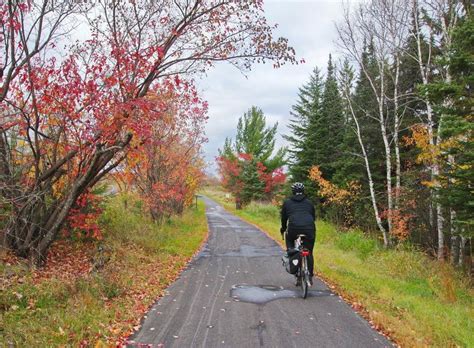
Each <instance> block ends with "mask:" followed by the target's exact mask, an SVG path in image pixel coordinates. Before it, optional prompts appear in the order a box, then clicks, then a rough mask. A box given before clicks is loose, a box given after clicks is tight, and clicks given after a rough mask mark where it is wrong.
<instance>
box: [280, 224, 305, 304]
mask: <svg viewBox="0 0 474 348" xmlns="http://www.w3.org/2000/svg"><path fill="white" fill-rule="evenodd" d="M286 234H287V232H285V236H284V239H285V240H286ZM304 238H306V235H305V234H298V235H297V236H296V240H295V248H294V249H293V251H294V252H293V253H291V252H290V251H288V257H294V255H295V254H296V253H298V254H299V257H298V258H297V259H294V260H291V261H290V260H288V262H293V261H295V260H298V261H297V262H296V264H295V263H293V265H295V266H296V273H294V274H295V276H296V285H297V286H301V290H302V295H303V296H302V297H303V298H306V297H307V296H308V288H309V287H310V286H311V280H310V279H311V277H310V274H309V269H308V257H309V255H310V253H311V251H310V250H308V249H307V248H305V247H304V246H303V239H304ZM290 253H291V255H290ZM287 270H288V269H287Z"/></svg>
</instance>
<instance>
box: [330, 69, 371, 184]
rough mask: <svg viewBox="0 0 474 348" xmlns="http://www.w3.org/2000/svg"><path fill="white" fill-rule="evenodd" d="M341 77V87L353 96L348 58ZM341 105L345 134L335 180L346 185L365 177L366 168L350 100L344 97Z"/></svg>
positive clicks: (351, 72) (352, 71)
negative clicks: (360, 150)
mask: <svg viewBox="0 0 474 348" xmlns="http://www.w3.org/2000/svg"><path fill="white" fill-rule="evenodd" d="M339 78H340V81H341V85H342V86H340V87H339V89H340V90H342V88H347V89H348V90H347V91H346V93H347V95H348V97H349V98H353V91H352V86H353V85H354V70H353V68H352V67H351V66H350V64H349V62H348V61H347V60H345V61H344V63H343V65H342V67H341V70H340V71H339ZM343 86H347V87H343ZM341 105H342V109H341V110H342V115H343V120H344V127H343V128H342V132H343V135H342V140H341V145H340V146H339V156H338V158H337V160H336V161H334V164H333V166H334V167H335V171H334V175H333V182H334V183H337V184H339V185H345V184H347V183H348V182H351V181H357V182H361V181H362V179H363V177H364V175H363V173H364V172H365V169H364V163H363V160H362V159H361V158H360V156H359V155H358V154H359V143H358V140H357V136H356V131H355V124H354V120H353V118H352V116H351V114H350V107H349V105H348V101H347V100H346V99H345V98H342V101H341Z"/></svg>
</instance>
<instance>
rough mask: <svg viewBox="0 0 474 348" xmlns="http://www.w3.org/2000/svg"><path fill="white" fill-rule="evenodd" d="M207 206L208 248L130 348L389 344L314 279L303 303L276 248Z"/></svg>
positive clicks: (147, 319) (159, 305) (151, 313)
mask: <svg viewBox="0 0 474 348" xmlns="http://www.w3.org/2000/svg"><path fill="white" fill-rule="evenodd" d="M205 201H206V206H207V209H206V214H207V219H208V224H209V239H208V242H207V244H206V245H205V246H204V247H203V249H202V250H201V252H200V253H199V254H198V255H197V256H196V257H195V258H194V260H193V261H192V262H191V263H190V264H189V265H188V267H187V268H186V270H184V271H183V273H182V274H181V276H180V278H179V279H178V280H177V281H176V282H174V283H173V284H172V285H171V286H170V287H169V288H168V289H167V291H166V293H165V296H164V297H162V298H161V299H160V300H159V301H158V302H157V303H155V304H154V305H153V306H152V307H151V309H150V311H149V312H148V313H147V315H146V316H145V318H144V320H143V322H142V327H141V329H140V330H139V331H138V332H136V333H135V334H134V335H132V336H131V337H130V338H129V346H130V347H138V346H142V347H145V346H147V347H364V348H365V347H389V346H392V344H391V343H390V342H389V341H387V340H386V339H385V338H384V337H383V336H382V335H380V334H379V333H378V332H376V331H374V330H373V329H372V328H371V327H370V325H369V324H368V323H367V321H365V320H364V319H363V318H362V317H360V316H359V315H358V314H357V313H355V312H354V311H353V310H352V308H351V307H350V306H348V305H347V304H346V303H345V302H344V301H343V300H342V299H341V298H340V297H339V296H337V295H335V294H333V293H332V292H331V291H330V290H329V289H328V287H327V286H326V285H325V284H324V283H323V282H321V281H320V280H319V279H315V281H314V285H313V287H312V288H311V290H310V293H309V295H308V298H307V299H305V300H304V299H302V298H301V297H300V289H299V288H296V287H295V286H294V284H293V277H292V276H291V275H289V274H288V273H286V272H285V271H284V269H283V267H282V265H281V261H280V259H281V256H282V253H283V251H282V249H281V248H280V247H279V246H278V244H277V243H276V242H275V241H273V240H272V239H270V238H269V237H267V236H266V235H265V234H264V233H262V232H261V231H260V230H259V229H257V228H256V227H254V226H253V225H250V224H248V223H246V222H244V221H242V220H241V219H239V218H238V217H236V216H234V215H232V214H230V213H229V212H227V211H225V210H224V209H223V208H222V207H221V206H219V205H218V204H216V203H215V202H213V201H211V200H209V199H207V198H205ZM317 248H318V245H317V244H316V248H315V252H317ZM315 267H316V268H317V265H315Z"/></svg>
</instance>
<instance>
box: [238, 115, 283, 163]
mask: <svg viewBox="0 0 474 348" xmlns="http://www.w3.org/2000/svg"><path fill="white" fill-rule="evenodd" d="M277 127H278V122H277V123H275V124H274V125H273V127H268V128H267V127H266V120H265V115H264V114H263V111H262V110H261V109H259V108H258V107H256V106H252V107H251V108H250V109H249V110H248V111H247V112H246V113H245V114H244V116H243V118H242V117H241V118H239V121H238V124H237V135H236V137H235V149H236V151H237V153H244V154H249V155H252V156H253V157H254V158H255V159H256V160H257V161H258V162H261V163H263V164H264V165H265V167H267V168H268V169H269V170H274V169H276V168H279V167H281V166H283V165H284V164H285V155H286V150H285V149H284V148H283V149H279V150H278V151H277V153H276V154H274V156H273V157H272V155H273V152H274V149H275V136H276V131H277Z"/></svg>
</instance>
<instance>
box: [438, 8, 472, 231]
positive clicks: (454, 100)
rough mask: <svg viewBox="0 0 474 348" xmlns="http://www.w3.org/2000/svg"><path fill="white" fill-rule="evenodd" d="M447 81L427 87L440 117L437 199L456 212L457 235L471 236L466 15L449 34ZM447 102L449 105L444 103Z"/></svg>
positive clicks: (469, 17)
mask: <svg viewBox="0 0 474 348" xmlns="http://www.w3.org/2000/svg"><path fill="white" fill-rule="evenodd" d="M449 53H450V54H449V57H448V58H447V59H448V61H449V72H450V74H451V77H452V80H451V81H449V82H448V81H443V82H438V83H434V84H432V85H431V86H430V87H429V93H430V96H431V98H433V100H434V101H435V102H436V101H437V102H438V105H439V111H440V112H441V113H443V115H444V118H443V124H442V128H441V136H442V139H443V142H442V143H441V144H440V145H441V151H442V152H441V159H442V160H443V163H444V166H445V170H444V173H442V174H441V175H440V176H439V177H438V180H440V181H441V183H442V185H441V187H440V188H439V194H440V199H441V200H443V202H444V204H445V205H446V206H447V207H449V208H451V209H453V210H454V211H455V212H456V215H455V221H452V223H453V224H454V225H456V226H457V227H459V228H458V229H457V230H458V232H459V233H461V234H463V235H465V236H472V235H473V233H474V116H473V110H474V96H473V88H474V68H473V62H474V19H473V17H472V15H469V14H468V15H467V16H466V17H465V18H464V19H463V20H462V21H461V24H460V25H459V26H458V27H457V28H456V29H455V31H454V32H453V42H452V47H451V49H450V52H449ZM446 100H449V103H447V102H445V101H446Z"/></svg>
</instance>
